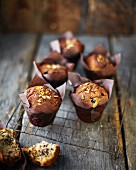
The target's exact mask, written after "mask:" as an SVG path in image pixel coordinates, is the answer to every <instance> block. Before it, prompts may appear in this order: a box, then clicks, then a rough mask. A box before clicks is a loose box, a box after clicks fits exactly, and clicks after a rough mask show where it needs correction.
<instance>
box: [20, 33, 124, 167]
mask: <svg viewBox="0 0 136 170" xmlns="http://www.w3.org/2000/svg"><path fill="white" fill-rule="evenodd" d="M54 38H55V37H54V36H52V37H51V36H47V35H45V36H43V37H42V41H41V45H40V48H39V51H38V55H37V56H38V57H37V61H40V60H41V59H42V58H43V57H44V56H45V55H46V54H48V50H49V49H48V44H49V42H50V41H51V40H52V39H54ZM79 38H80V39H81V40H82V41H83V43H85V46H86V52H87V53H88V52H90V51H91V50H92V49H93V47H94V46H95V45H96V44H97V43H100V42H103V43H104V44H105V45H106V47H107V48H109V46H108V40H107V39H106V38H104V37H84V36H80V37H79ZM75 71H76V72H80V73H81V75H82V76H84V72H83V70H82V69H81V63H79V65H78V67H77V69H76V70H75ZM69 89H70V87H69V86H67V89H66V96H65V99H64V101H63V103H62V105H61V107H60V109H59V111H58V113H57V116H56V118H55V121H54V123H53V125H50V126H48V127H45V128H37V127H34V126H33V125H31V124H30V123H29V122H28V119H27V115H26V113H25V114H24V117H23V127H22V133H21V136H20V143H21V145H22V146H26V145H32V144H35V143H37V142H39V141H41V140H46V141H49V142H53V143H58V144H59V145H60V146H61V156H60V158H59V160H58V161H57V165H56V166H54V167H52V168H51V169H54V170H58V169H61V170H64V169H67V170H70V169H71V170H77V169H81V170H82V169H85V170H89V169H91V170H95V169H101V170H105V169H107V170H112V169H125V166H124V158H123V151H122V136H121V132H120V121H119V113H118V107H117V103H116V102H117V100H116V96H115V90H114V91H113V95H112V99H111V101H110V102H109V104H108V106H107V108H106V110H105V111H104V114H103V117H102V119H101V121H99V122H97V123H94V124H86V123H83V122H81V121H80V120H79V119H78V118H77V115H76V113H75V110H74V107H73V105H72V103H71V101H70V99H69V97H68V94H69ZM27 169H37V168H34V167H31V166H29V165H28V166H27ZM38 169H39V170H42V169H43V168H38ZM47 169H50V168H47Z"/></svg>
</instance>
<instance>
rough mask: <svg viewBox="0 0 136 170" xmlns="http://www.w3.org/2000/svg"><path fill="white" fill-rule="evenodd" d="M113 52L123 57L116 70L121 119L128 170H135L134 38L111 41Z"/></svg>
mask: <svg viewBox="0 0 136 170" xmlns="http://www.w3.org/2000/svg"><path fill="white" fill-rule="evenodd" d="M111 42H112V45H113V47H112V48H113V51H114V52H115V51H120V52H121V53H122V55H123V57H122V62H121V65H120V67H119V70H118V74H117V76H118V84H119V89H120V102H121V114H122V117H123V121H122V122H123V126H124V135H125V147H126V156H127V162H128V166H129V169H131V170H135V169H136V126H135V123H136V106H135V101H136V91H135V86H136V67H135V65H136V56H135V53H136V36H135V37H125V38H123V37H120V38H113V39H112V40H111Z"/></svg>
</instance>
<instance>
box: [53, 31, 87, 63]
mask: <svg viewBox="0 0 136 170" xmlns="http://www.w3.org/2000/svg"><path fill="white" fill-rule="evenodd" d="M50 48H51V51H54V50H57V51H58V52H59V53H61V54H62V55H63V56H64V57H65V58H66V59H67V60H68V61H69V62H72V63H74V64H75V66H76V65H77V62H78V60H79V58H80V56H81V53H83V51H84V45H83V44H82V43H81V41H79V40H78V39H77V38H74V36H73V34H72V32H70V31H67V32H66V33H65V34H63V35H62V36H61V37H59V38H58V39H57V40H54V41H52V42H51V43H50Z"/></svg>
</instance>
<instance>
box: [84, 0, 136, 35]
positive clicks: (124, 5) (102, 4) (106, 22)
mask: <svg viewBox="0 0 136 170" xmlns="http://www.w3.org/2000/svg"><path fill="white" fill-rule="evenodd" d="M88 7H89V8H88V16H87V22H86V23H87V26H86V32H91V33H94V34H98V35H101V34H102V35H109V34H129V33H130V30H131V25H132V23H133V12H132V11H133V7H132V4H131V1H130V0H126V1H118V0H114V1H108V0H103V1H101V0H96V1H94V0H89V6H88ZM126 11H127V12H126ZM128 23H129V24H128ZM131 33H132V32H131Z"/></svg>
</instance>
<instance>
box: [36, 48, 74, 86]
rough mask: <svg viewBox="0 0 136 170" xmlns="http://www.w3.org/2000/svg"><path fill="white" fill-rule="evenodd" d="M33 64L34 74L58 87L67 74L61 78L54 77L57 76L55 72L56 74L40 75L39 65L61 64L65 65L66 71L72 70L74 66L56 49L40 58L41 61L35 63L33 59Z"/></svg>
mask: <svg viewBox="0 0 136 170" xmlns="http://www.w3.org/2000/svg"><path fill="white" fill-rule="evenodd" d="M33 64H34V68H35V72H36V74H37V75H38V76H39V77H41V78H44V79H45V80H47V81H48V82H49V83H50V84H51V85H52V86H53V87H54V88H56V87H59V86H60V85H62V84H64V83H65V82H66V81H67V79H68V76H66V77H64V78H62V79H61V78H59V79H58V80H57V79H56V77H57V76H58V75H57V73H56V74H43V75H42V73H41V72H40V67H41V66H42V65H44V64H60V65H62V66H65V67H66V68H67V70H68V71H72V70H73V68H74V63H69V62H67V60H66V59H65V58H64V57H63V56H62V55H61V54H59V53H58V52H57V51H54V52H52V53H51V54H49V55H48V56H46V57H45V58H44V59H43V60H42V62H40V63H37V62H35V61H34V62H33Z"/></svg>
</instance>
